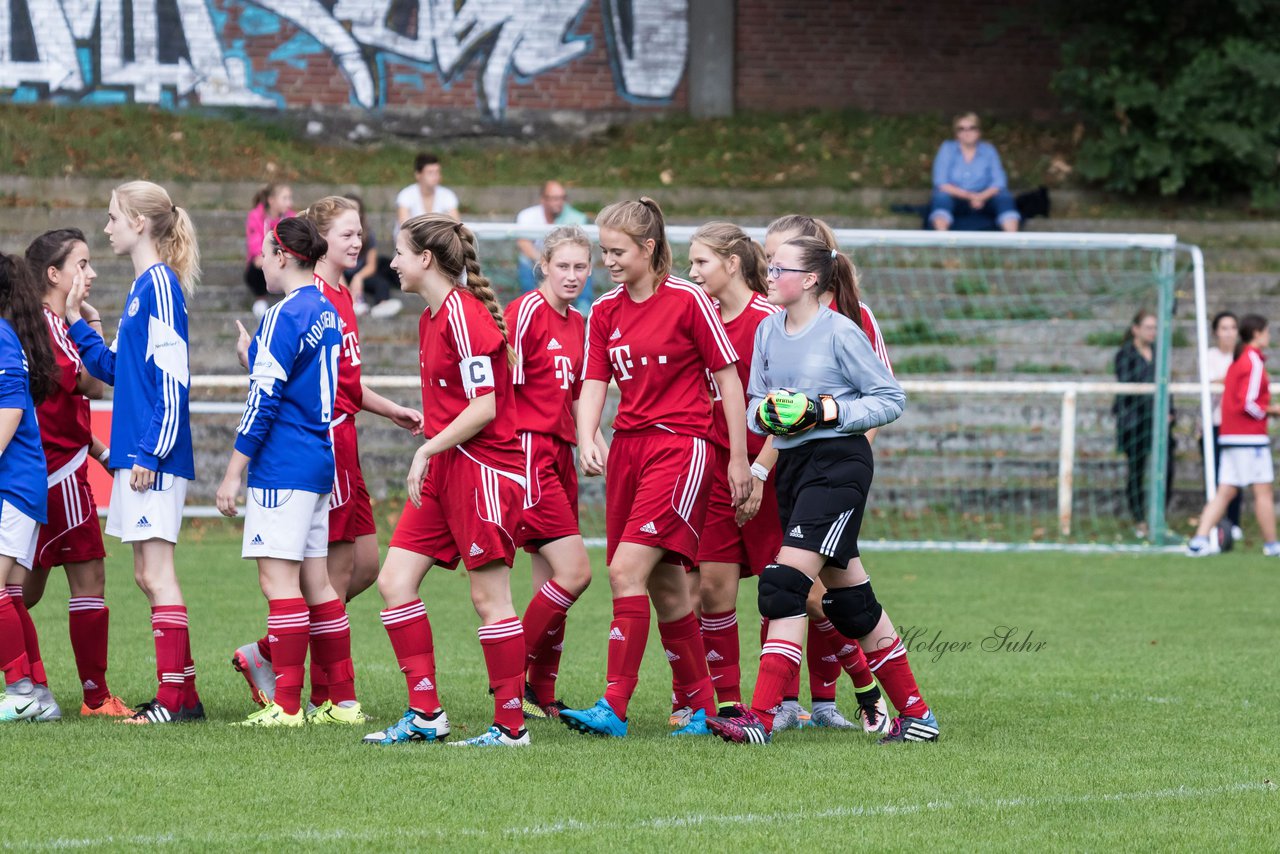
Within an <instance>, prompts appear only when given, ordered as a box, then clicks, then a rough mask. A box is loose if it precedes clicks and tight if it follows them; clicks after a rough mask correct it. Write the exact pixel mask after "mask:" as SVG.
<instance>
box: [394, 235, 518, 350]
mask: <svg viewBox="0 0 1280 854" xmlns="http://www.w3.org/2000/svg"><path fill="white" fill-rule="evenodd" d="M400 231H401V233H402V234H405V235H406V236H407V237H408V241H409V246H410V247H411V248H412V249H413V252H414V254H415V255H420V254H422V253H423V252H430V253H431V257H432V258H434V259H435V262H436V263H437V264H439V265H440V272H442V273H444V274H445V275H446V276H448V277H449V278H450V279H451V280H452V281H453V282H454V285H455V287H460V288H466V289H467V290H469V291H471V293H472V295H473V296H475V297H476V299H478V300H480V302H482V303H484V307H485V308H487V309H488V310H489V314H490V315H491V316H492V317H493V321H494V323H496V324H498V331H499V332H501V333H502V337H503V338H506V337H507V321H506V318H505V317H503V316H502V305H501V304H500V303H499V302H498V295H497V294H495V293H494V292H493V285H492V284H490V282H489V279H488V278H487V277H486V276H485V275H484V273H483V272H481V270H480V255H479V252H478V251H477V248H476V236H475V234H474V233H473V232H472V231H471V229H469V228H467V227H466V226H465V225H463V224H462V223H460V222H458V221H457V220H456V219H454V218H453V217H450V216H446V215H445V214H436V213H429V214H423V215H422V216H415V217H413V218H412V219H408V220H405V221H404V223H403V224H401V226H400ZM515 359H516V351H515V350H513V349H512V348H511V346H510V345H508V346H507V362H508V364H511V365H514V364H515Z"/></svg>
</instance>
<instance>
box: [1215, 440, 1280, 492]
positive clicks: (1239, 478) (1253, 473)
mask: <svg viewBox="0 0 1280 854" xmlns="http://www.w3.org/2000/svg"><path fill="white" fill-rule="evenodd" d="M1275 478H1276V471H1275V466H1274V465H1273V464H1272V462H1271V446H1269V445H1248V446H1244V445H1227V446H1224V447H1223V449H1222V464H1221V468H1219V469H1218V483H1225V484H1229V485H1230V486H1238V487H1245V486H1251V485H1253V484H1255V483H1271V482H1272V481H1273V480H1275Z"/></svg>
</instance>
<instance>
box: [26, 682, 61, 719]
mask: <svg viewBox="0 0 1280 854" xmlns="http://www.w3.org/2000/svg"><path fill="white" fill-rule="evenodd" d="M35 694H36V701H37V705H38V706H39V709H38V710H37V711H36V714H35V717H33V718H32V719H31V720H32V721H33V722H35V723H48V722H51V721H60V720H62V707H61V706H59V705H58V701H57V700H55V699H54V698H53V692H52V691H50V690H49V686H48V685H37V686H36V691H35Z"/></svg>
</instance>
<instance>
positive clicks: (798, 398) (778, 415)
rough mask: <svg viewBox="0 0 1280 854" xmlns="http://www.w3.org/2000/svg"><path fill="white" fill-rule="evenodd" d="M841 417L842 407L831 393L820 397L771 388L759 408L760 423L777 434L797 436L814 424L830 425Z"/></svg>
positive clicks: (810, 428)
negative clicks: (812, 398) (811, 397)
mask: <svg viewBox="0 0 1280 854" xmlns="http://www.w3.org/2000/svg"><path fill="white" fill-rule="evenodd" d="M839 420H840V408H839V406H838V405H837V404H836V400H835V398H834V397H832V396H831V395H829V394H820V395H818V399H817V400H811V399H810V398H809V397H808V396H806V395H804V394H801V393H800V392H798V391H795V390H794V389H786V388H783V389H777V390H775V391H771V392H769V394H768V396H767V397H765V399H764V402H763V403H761V404H760V407H759V408H758V409H757V410H756V423H758V424H759V425H760V426H761V427H763V428H764V430H765V431H766V432H768V433H772V434H773V435H775V436H795V435H798V434H800V433H803V432H805V431H806V430H812V429H813V428H814V427H829V426H831V425H833V424H836V423H837V422H838V421H839Z"/></svg>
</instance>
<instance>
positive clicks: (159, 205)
mask: <svg viewBox="0 0 1280 854" xmlns="http://www.w3.org/2000/svg"><path fill="white" fill-rule="evenodd" d="M115 194H116V202H117V203H119V205H120V210H121V211H122V212H123V213H124V215H125V217H127V218H128V219H134V218H136V217H139V216H144V217H146V218H147V219H148V220H150V221H151V237H152V239H154V240H155V242H156V254H157V255H159V256H160V260H161V261H163V262H164V263H166V264H168V265H169V267H170V268H171V269H172V270H173V272H175V273H177V274H178V281H179V282H181V283H182V290H183V291H184V292H185V293H186V295H187V296H188V297H189V296H191V295H192V294H194V293H195V291H196V285H197V284H198V283H199V281H200V246H199V244H197V243H196V227H195V225H194V224H193V223H192V222H191V217H190V216H189V215H188V214H187V211H186V209H184V208H181V207H179V206H178V205H175V204H174V203H173V199H171V198H169V193H168V192H167V191H166V190H165V188H164V187H161V186H160V185H159V184H153V183H151V182H150V181H129V182H128V183H126V184H121V185H120V186H119V187H116V189H115Z"/></svg>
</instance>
